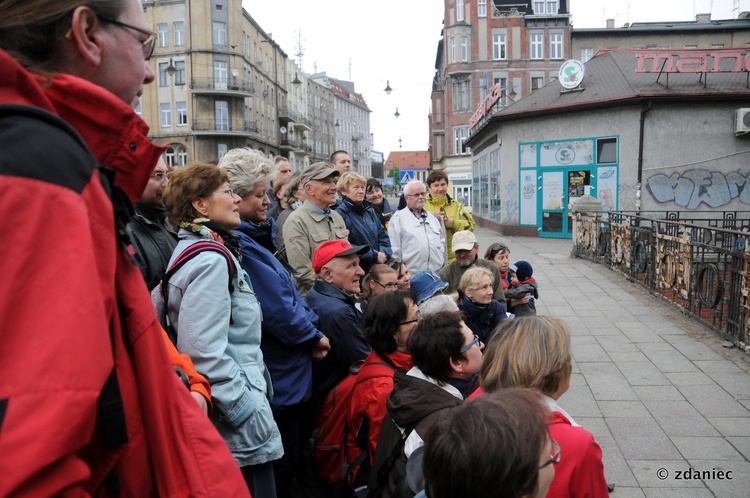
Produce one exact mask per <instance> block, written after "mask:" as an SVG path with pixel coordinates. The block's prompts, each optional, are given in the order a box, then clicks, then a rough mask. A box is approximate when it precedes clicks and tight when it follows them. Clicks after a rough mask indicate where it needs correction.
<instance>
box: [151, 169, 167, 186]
mask: <svg viewBox="0 0 750 498" xmlns="http://www.w3.org/2000/svg"><path fill="white" fill-rule="evenodd" d="M170 176H172V172H171V171H166V172H165V171H157V172H156V173H154V174H153V175H151V179H152V180H154V181H155V182H157V183H161V182H163V181H164V179H165V178H166V179H167V180H169V177H170Z"/></svg>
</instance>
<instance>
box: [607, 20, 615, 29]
mask: <svg viewBox="0 0 750 498" xmlns="http://www.w3.org/2000/svg"><path fill="white" fill-rule="evenodd" d="M614 27H615V20H614V19H607V29H614Z"/></svg>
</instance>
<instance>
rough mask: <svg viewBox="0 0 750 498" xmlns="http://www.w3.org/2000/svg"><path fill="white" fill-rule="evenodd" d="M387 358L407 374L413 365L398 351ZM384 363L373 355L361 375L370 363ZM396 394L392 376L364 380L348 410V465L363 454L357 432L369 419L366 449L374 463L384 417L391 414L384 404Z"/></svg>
mask: <svg viewBox="0 0 750 498" xmlns="http://www.w3.org/2000/svg"><path fill="white" fill-rule="evenodd" d="M386 356H387V358H388V359H389V360H390V361H391V362H392V363H393V364H394V365H395V366H396V368H399V369H401V370H404V371H408V370H409V369H410V368H411V367H412V366H414V364H413V363H412V359H411V355H410V354H409V353H402V352H400V351H395V352H393V353H391V354H388V355H386ZM377 362H380V363H384V362H383V359H382V358H381V357H380V355H378V353H376V352H375V351H372V352H371V353H370V354H369V355H368V356H367V358H366V359H365V362H364V363H363V364H362V367H361V368H360V371H362V369H364V368H365V366H367V365H368V364H370V363H377ZM391 391H393V372H391V375H389V376H387V377H373V378H371V379H368V380H365V381H363V382H361V383H359V384H357V385H356V386H355V387H354V392H352V400H351V405H350V408H349V421H348V428H349V432H348V437H347V441H346V457H347V461H349V462H352V461H354V459H355V458H357V457H358V456H359V454H360V453H362V450H361V449H360V447H359V446H358V445H357V440H356V437H357V432H359V428H360V426H361V425H362V422H363V421H364V419H365V418H366V419H367V421H368V424H369V432H368V437H367V449H368V452H369V456H370V464H372V463H373V462H374V461H375V448H376V447H377V445H378V436H379V435H380V425H381V424H382V422H383V417H385V414H386V413H387V412H388V409H387V408H386V406H385V402H386V400H387V399H388V395H389V394H391Z"/></svg>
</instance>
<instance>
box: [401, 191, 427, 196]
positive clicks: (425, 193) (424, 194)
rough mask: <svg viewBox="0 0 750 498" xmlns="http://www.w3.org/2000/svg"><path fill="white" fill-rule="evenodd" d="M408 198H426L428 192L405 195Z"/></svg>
mask: <svg viewBox="0 0 750 498" xmlns="http://www.w3.org/2000/svg"><path fill="white" fill-rule="evenodd" d="M405 195H406V197H425V196H426V195H427V192H419V193H418V194H405Z"/></svg>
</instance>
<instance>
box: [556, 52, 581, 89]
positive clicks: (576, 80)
mask: <svg viewBox="0 0 750 498" xmlns="http://www.w3.org/2000/svg"><path fill="white" fill-rule="evenodd" d="M584 73H585V70H584V68H583V63H582V62H581V61H577V60H575V59H570V60H567V61H565V62H564V63H563V65H562V66H560V72H559V73H558V75H557V81H559V82H560V84H561V85H562V86H563V88H565V89H567V90H572V89H573V88H575V87H577V86H578V85H580V84H581V82H582V81H583V75H584Z"/></svg>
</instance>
